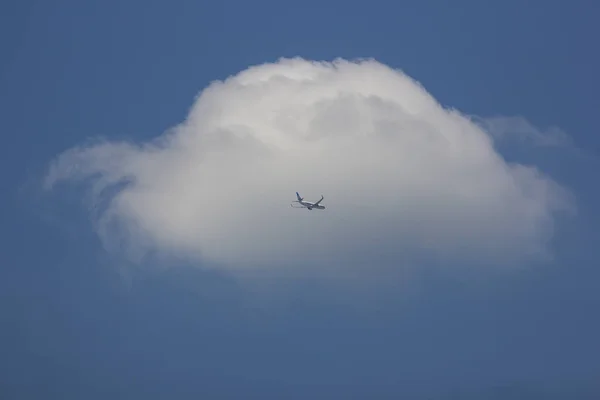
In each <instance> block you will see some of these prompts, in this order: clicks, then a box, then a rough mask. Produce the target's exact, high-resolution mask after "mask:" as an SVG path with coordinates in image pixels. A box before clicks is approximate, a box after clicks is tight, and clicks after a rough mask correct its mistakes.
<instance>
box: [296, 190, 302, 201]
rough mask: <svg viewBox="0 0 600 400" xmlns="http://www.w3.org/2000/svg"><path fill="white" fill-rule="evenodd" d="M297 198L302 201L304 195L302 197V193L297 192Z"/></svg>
mask: <svg viewBox="0 0 600 400" xmlns="http://www.w3.org/2000/svg"><path fill="white" fill-rule="evenodd" d="M296 198H297V199H298V201H302V199H303V197H300V195H299V194H298V192H296Z"/></svg>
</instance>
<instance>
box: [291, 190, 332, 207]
mask: <svg viewBox="0 0 600 400" xmlns="http://www.w3.org/2000/svg"><path fill="white" fill-rule="evenodd" d="M296 197H297V198H298V200H297V201H294V202H293V203H300V204H302V206H301V207H295V208H308V209H309V210H310V211H312V209H313V208H315V209H317V210H324V209H325V206H322V205H321V204H320V203H321V202H322V201H323V195H321V200H319V201H317V202H316V203H311V202H309V201H304V197H300V195H299V194H298V192H296ZM290 205H291V204H290ZM291 206H292V207H294V206H293V205H291Z"/></svg>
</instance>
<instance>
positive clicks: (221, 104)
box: [46, 59, 572, 269]
mask: <svg viewBox="0 0 600 400" xmlns="http://www.w3.org/2000/svg"><path fill="white" fill-rule="evenodd" d="M493 122H494V121H493ZM495 122H497V121H495ZM497 125H498V124H497V123H495V124H494V129H495V131H497V130H498V126H497ZM64 180H66V181H72V180H79V181H85V182H87V183H89V184H90V188H91V189H90V193H91V197H90V198H91V199H92V201H94V207H95V208H94V210H96V211H95V212H94V218H93V221H94V227H95V229H97V232H98V234H99V236H100V237H101V238H102V240H103V242H104V243H105V245H106V246H107V248H108V249H109V250H111V251H122V250H125V251H126V252H127V254H128V255H129V256H130V257H137V259H138V260H141V257H143V256H145V255H148V254H161V255H167V256H168V255H171V256H177V257H183V258H186V259H188V260H191V261H193V262H199V263H202V262H209V263H214V264H215V265H222V266H225V267H228V268H233V269H236V268H237V269H248V268H258V267H264V268H279V269H285V268H293V267H300V268H302V267H303V268H323V267H324V266H330V267H332V266H336V267H337V268H340V266H341V267H343V266H348V267H349V266H356V267H360V266H364V268H373V267H374V266H376V265H384V264H389V265H397V264H400V263H414V262H418V261H419V260H423V259H436V260H438V261H439V260H442V261H444V260H445V261H447V262H448V263H451V262H470V261H473V262H475V263H477V264H480V265H483V264H485V265H489V264H490V263H498V262H500V263H513V262H517V263H518V262H520V261H523V260H529V259H532V258H534V259H535V258H539V257H546V256H547V255H548V254H549V240H550V239H551V238H552V235H553V231H554V225H555V218H556V213H557V212H560V211H562V210H565V209H569V208H570V207H571V206H572V204H571V202H570V200H569V196H568V192H567V191H566V190H564V189H563V188H562V187H561V186H560V185H559V184H557V183H556V182H554V181H553V180H552V179H550V178H548V177H546V176H544V175H543V174H541V173H540V171H538V170H537V169H536V168H534V167H532V166H526V165H518V164H509V163H507V162H506V161H505V160H504V159H503V158H502V157H501V155H500V154H499V153H498V152H497V150H496V149H495V147H494V137H493V135H492V134H491V133H490V132H489V131H488V129H487V128H486V125H485V124H481V123H478V122H477V121H475V120H474V119H472V118H469V117H466V116H465V115H463V114H461V113H460V112H458V111H456V110H453V109H446V108H444V107H442V106H441V105H440V104H439V103H438V102H437V101H436V99H435V98H433V97H432V96H431V95H430V94H429V93H428V92H427V91H426V90H425V89H424V88H423V87H422V86H421V85H419V84H418V83H417V82H415V81H414V80H413V79H411V78H410V77H408V76H406V75H405V74H403V73H402V72H400V71H397V70H394V69H392V68H389V67H388V66H386V65H382V64H381V63H378V62H376V61H373V60H363V61H357V62H350V61H345V60H336V61H335V62H332V63H325V62H311V61H307V60H303V59H282V60H279V61H278V62H276V63H268V64H264V65H259V66H254V67H251V68H248V69H246V70H244V71H242V72H240V73H239V74H237V75H235V76H232V77H230V78H228V79H226V80H225V81H218V82H214V83H212V84H211V85H209V86H208V87H207V88H205V89H204V90H203V91H202V92H201V93H200V95H199V96H198V98H197V99H196V101H195V103H194V104H193V106H192V108H191V110H190V112H189V115H188V116H187V118H186V120H185V121H183V122H182V123H181V124H179V125H177V126H175V127H174V128H173V129H171V130H169V131H168V132H166V133H164V134H163V135H161V136H159V137H158V138H156V139H155V140H153V141H151V142H148V143H142V144H132V143H125V142H119V143H116V142H98V143H94V144H90V145H86V146H82V147H78V148H74V149H71V150H68V151H66V152H65V153H63V154H61V155H60V156H59V157H58V158H57V159H56V160H55V162H54V163H53V164H52V166H51V168H50V171H49V173H48V176H47V180H46V185H47V187H48V188H50V187H53V186H55V185H56V184H57V182H59V181H64ZM296 191H298V192H300V194H301V195H302V196H304V197H305V199H306V200H309V201H311V200H313V201H316V200H318V199H319V198H320V196H321V195H324V196H325V200H324V201H323V204H324V205H325V206H326V207H327V208H326V209H325V210H323V211H320V210H319V211H317V210H313V211H308V210H304V209H294V208H291V207H290V202H291V201H293V200H295V192H296ZM349 268H350V267H349Z"/></svg>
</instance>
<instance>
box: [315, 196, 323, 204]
mask: <svg viewBox="0 0 600 400" xmlns="http://www.w3.org/2000/svg"><path fill="white" fill-rule="evenodd" d="M323 198H324V197H323V195H321V200H319V201H317V202H316V203H315V204H313V206H318V205H319V203H320V202H322V201H323Z"/></svg>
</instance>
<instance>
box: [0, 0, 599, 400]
mask: <svg viewBox="0 0 600 400" xmlns="http://www.w3.org/2000/svg"><path fill="white" fill-rule="evenodd" d="M599 11H600V6H599V5H598V4H597V3H596V2H594V1H583V0H574V1H556V0H548V1H544V2H542V1H538V2H524V1H516V0H515V1H512V0H511V1H502V2H493V4H492V2H484V1H454V2H447V1H397V2H395V1H394V2H393V1H388V2H383V1H370V2H358V1H354V0H349V1H343V2H342V1H302V2H298V1H296V2H287V3H286V2H275V1H248V2H244V1H223V2H222V3H221V4H218V2H216V1H215V2H193V1H170V2H158V1H137V0H136V1H134V0H130V1H122V2H109V3H106V2H81V1H74V0H70V1H69V0H57V1H53V2H50V1H29V0H23V1H18V2H16V1H8V2H4V3H2V5H1V6H0V29H1V35H0V44H1V46H0V49H1V53H0V88H1V90H0V121H1V123H2V126H1V127H2V130H1V132H2V146H1V149H2V157H1V158H0V160H1V161H0V162H1V165H2V168H1V169H0V174H1V178H2V182H3V190H2V192H1V193H2V196H1V197H0V205H1V207H0V210H1V214H0V215H1V224H0V227H1V228H0V234H1V238H0V239H1V241H0V243H1V251H0V321H2V325H1V329H0V355H1V356H0V397H2V398H6V399H17V398H49V397H56V398H63V399H71V398H73V399H75V398H77V399H79V398H86V399H96V398H98V399H100V398H107V397H113V398H129V399H138V398H139V399H142V398H143V399H154V398H156V399H158V398H192V397H193V396H194V395H196V396H197V395H205V396H206V397H207V398H261V399H267V398H273V399H274V398H334V397H335V398H349V397H351V395H355V396H356V397H357V398H381V399H383V398H392V397H393V396H395V395H400V394H410V395H411V396H415V397H411V398H419V397H418V396H427V395H432V396H434V397H431V398H440V399H446V398H451V396H452V395H456V394H457V393H458V394H461V396H462V397H458V398H469V399H471V398H473V399H475V398H477V399H487V398H490V399H499V398H512V399H517V398H527V399H535V398H540V399H541V398H552V397H544V396H546V395H547V394H550V395H555V396H557V397H556V398H588V397H584V396H589V398H598V396H600V386H599V385H598V383H597V381H598V377H599V376H600V361H599V360H600V344H599V341H598V338H599V337H600V320H599V319H598V309H599V308H600V307H599V306H600V292H599V291H598V281H599V279H600V269H599V267H600V262H599V260H600V251H599V250H598V245H597V244H598V243H599V242H600V234H598V229H597V227H598V223H599V222H600V211H599V210H598V204H600V189H598V187H599V186H598V179H597V171H598V167H599V166H600V163H599V162H598V157H599V155H600V139H599V136H598V134H597V133H598V131H597V118H596V115H597V112H598V110H599V109H600V101H599V100H598V96H597V92H598V89H599V88H600V80H599V79H598V77H597V74H598V71H599V70H600V57H599V55H598V54H599V53H598V51H597V39H596V38H598V37H600V27H599V26H598V25H597V21H598V17H599V16H600V12H599ZM293 56H301V57H303V58H306V59H312V60H332V59H334V58H336V57H343V58H348V59H353V58H357V57H373V58H375V59H377V60H378V61H380V62H382V63H385V64H387V65H389V66H391V67H393V68H399V69H402V70H403V71H404V72H406V73H407V74H408V75H409V76H411V77H412V78H414V79H416V80H418V81H419V82H421V83H422V84H423V86H424V87H425V88H426V89H427V90H428V91H429V92H430V93H431V94H432V95H433V96H434V97H435V98H436V99H438V100H439V101H440V102H441V103H442V104H443V105H446V106H450V107H454V108H457V109H459V110H461V111H462V112H464V113H467V114H474V115H478V116H483V117H492V116H522V117H525V118H527V120H528V121H530V122H531V123H532V124H533V125H535V126H536V127H539V128H540V129H541V130H542V131H544V130H547V129H549V128H551V127H558V128H560V129H561V130H563V131H564V132H565V133H566V134H568V135H569V137H570V138H571V140H572V142H573V143H574V145H575V146H576V147H577V148H578V149H579V150H578V151H574V150H573V149H572V148H569V147H559V148H537V147H536V146H532V145H521V144H518V143H517V144H514V143H513V144H512V145H510V146H507V147H506V148H505V149H504V151H505V153H504V154H505V156H506V157H507V158H508V159H515V160H519V161H523V162H533V163H535V164H536V165H538V166H539V167H540V168H541V169H542V170H543V171H545V172H546V173H548V174H550V175H551V176H552V177H553V178H555V179H556V180H557V181H559V182H560V183H562V184H564V185H566V186H568V187H569V188H570V189H571V190H572V191H573V192H574V193H575V195H576V197H577V206H578V214H577V216H576V218H575V219H574V220H569V221H568V222H565V223H564V224H559V226H558V227H557V231H556V236H555V239H554V242H553V243H552V250H553V251H554V253H555V259H554V261H553V262H552V263H551V264H550V265H544V266H543V267H539V266H536V267H531V268H525V269H515V270H511V269H510V268H507V270H508V271H509V273H503V274H493V273H491V272H486V273H481V274H475V275H477V276H476V277H473V276H471V275H460V274H458V275H457V274H453V273H451V272H449V271H452V268H451V266H450V267H449V268H448V269H444V270H441V271H440V270H437V269H428V268H427V267H426V266H423V269H422V271H421V275H420V276H419V279H418V285H415V287H413V288H411V290H407V289H405V288H404V289H402V288H399V287H394V285H387V286H385V287H383V288H380V289H379V290H376V289H373V288H371V289H369V290H366V291H364V292H361V293H358V294H357V293H356V292H355V291H352V290H344V289H340V285H339V284H338V283H336V282H335V281H333V282H332V281H321V280H318V279H309V278H295V279H281V280H276V281H274V282H269V285H266V286H268V288H267V289H264V288H263V291H262V292H261V294H260V295H257V294H255V293H254V292H252V291H250V290H248V289H247V288H246V287H243V286H240V284H239V283H238V282H237V281H236V280H235V279H234V278H232V277H231V276H229V275H228V274H226V273H223V272H219V271H215V270H204V269H202V268H197V267H191V266H185V265H184V266H179V267H177V268H171V269H168V270H161V269H159V270H156V269H152V270H150V269H148V270H146V269H143V268H142V269H141V270H140V271H137V272H135V273H128V274H121V273H119V271H120V269H119V268H113V267H115V266H116V265H115V261H114V260H113V259H111V258H110V257H109V256H108V255H106V254H105V253H104V250H103V249H102V246H101V245H100V243H99V242H98V239H97V237H96V236H95V233H94V232H93V231H92V229H91V227H90V224H89V221H88V220H87V218H88V216H87V214H86V212H85V209H83V208H82V207H81V200H82V199H81V197H79V196H75V195H72V194H62V195H60V196H54V197H52V196H47V195H46V194H44V193H43V192H42V191H41V189H40V185H41V183H40V180H41V179H42V178H43V176H44V174H45V173H46V169H47V167H48V164H49V162H50V161H51V160H52V159H53V158H54V157H55V156H56V155H57V154H59V153H60V152H62V151H64V150H65V149H67V148H70V147H72V146H74V145H77V144H80V143H82V142H84V141H85V139H87V138H89V137H94V136H98V135H101V136H105V137H108V138H113V139H116V138H132V139H134V140H138V141H141V140H147V139H149V138H152V137H155V136H157V135H159V134H161V133H162V132H163V131H165V130H166V129H168V128H170V127H172V126H173V125H175V124H177V123H179V122H180V121H182V120H183V119H184V118H185V116H186V114H187V112H188V110H189V108H190V107H191V105H192V103H193V101H194V98H195V97H196V96H197V95H198V93H199V92H200V91H201V90H202V89H203V88H204V87H206V86H207V85H208V84H209V83H210V82H211V81H213V80H216V79H224V78H227V77H228V76H230V75H232V74H235V73H237V72H239V71H242V70H244V69H246V68H247V67H248V66H250V65H254V64H261V63H264V62H273V61H276V60H277V59H279V58H280V57H293ZM57 197H58V198H57ZM290 197H292V198H293V193H291V194H290ZM242 204H243V203H242ZM284 206H286V207H287V204H284ZM290 229H293V227H290ZM313 234H314V235H319V232H318V231H315V232H313ZM323 239H324V240H327V238H326V237H324V238H323ZM307 251H310V249H308V250H307ZM374 262H375V261H374ZM399 286H400V285H399ZM417 286H418V288H417ZM357 296H358V297H357ZM360 296H362V297H364V298H365V299H367V298H368V301H366V300H365V302H364V303H365V304H368V305H365V306H364V307H359V306H357V303H358V304H360V303H361V297H360ZM265 299H267V300H265ZM576 394H577V395H576ZM504 395H506V396H507V397H502V396H504ZM578 395H580V396H582V397H577V396H578ZM561 396H564V397H561Z"/></svg>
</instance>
